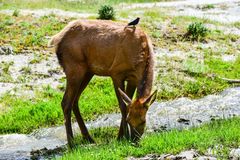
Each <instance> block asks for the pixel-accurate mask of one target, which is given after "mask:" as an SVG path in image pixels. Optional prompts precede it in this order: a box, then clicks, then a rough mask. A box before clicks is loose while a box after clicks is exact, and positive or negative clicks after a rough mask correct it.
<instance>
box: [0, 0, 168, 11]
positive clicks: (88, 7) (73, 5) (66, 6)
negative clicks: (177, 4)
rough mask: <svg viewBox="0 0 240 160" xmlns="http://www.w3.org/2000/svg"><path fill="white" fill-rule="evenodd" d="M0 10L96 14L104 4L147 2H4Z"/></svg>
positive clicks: (37, 0)
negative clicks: (45, 10) (47, 10)
mask: <svg viewBox="0 0 240 160" xmlns="http://www.w3.org/2000/svg"><path fill="white" fill-rule="evenodd" d="M160 1H169V0H148V2H160ZM1 2H2V5H0V9H16V8H17V9H42V8H58V9H62V10H69V11H77V12H86V11H88V12H95V13H97V10H98V8H99V7H100V6H101V5H103V4H108V5H113V6H114V5H115V6H116V5H118V4H120V3H144V2H146V1H145V0H125V1H123V0H81V1H67V0H61V1H59V0H51V1H49V0H34V1H32V0H11V1H8V0H2V1H0V4H1Z"/></svg>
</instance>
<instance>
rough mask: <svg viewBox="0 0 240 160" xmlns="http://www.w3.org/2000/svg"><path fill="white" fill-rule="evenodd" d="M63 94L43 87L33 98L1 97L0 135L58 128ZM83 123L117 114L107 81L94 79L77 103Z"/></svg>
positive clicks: (61, 120)
mask: <svg viewBox="0 0 240 160" xmlns="http://www.w3.org/2000/svg"><path fill="white" fill-rule="evenodd" d="M62 96H63V93H62V92H59V91H56V90H54V89H51V88H50V87H46V88H45V89H44V90H43V91H39V92H38V93H36V96H35V97H34V98H31V99H29V98H27V97H15V96H11V95H5V96H4V97H2V98H1V99H0V104H2V105H3V106H4V107H5V108H7V109H6V112H2V113H0V134H3V133H30V132H31V131H33V130H34V129H37V128H40V127H47V126H54V125H62V124H63V122H64V121H63V113H62V109H61V105H60V104H61V100H62ZM79 105H80V111H81V113H82V116H83V118H84V119H85V120H93V119H95V118H96V117H97V116H99V115H101V114H103V113H109V112H117V111H119V109H118V105H117V100H116V97H115V93H114V89H113V86H112V85H111V80H110V79H106V78H94V79H93V80H92V81H91V82H90V84H89V85H88V87H87V88H86V90H85V91H84V93H83V95H82V96H81V98H80V101H79Z"/></svg>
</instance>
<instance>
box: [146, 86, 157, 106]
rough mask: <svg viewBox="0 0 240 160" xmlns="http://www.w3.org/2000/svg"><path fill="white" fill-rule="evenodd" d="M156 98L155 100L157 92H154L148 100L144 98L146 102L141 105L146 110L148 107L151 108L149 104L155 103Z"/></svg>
mask: <svg viewBox="0 0 240 160" xmlns="http://www.w3.org/2000/svg"><path fill="white" fill-rule="evenodd" d="M156 98H157V90H155V91H154V92H153V93H152V94H151V95H150V96H149V97H148V98H146V100H145V101H144V103H143V104H144V106H146V107H147V108H148V107H149V106H151V104H152V103H153V102H154V101H155V99H156Z"/></svg>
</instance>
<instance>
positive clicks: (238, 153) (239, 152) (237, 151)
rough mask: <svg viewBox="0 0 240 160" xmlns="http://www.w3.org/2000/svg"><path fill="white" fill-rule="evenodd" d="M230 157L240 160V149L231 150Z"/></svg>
mask: <svg viewBox="0 0 240 160" xmlns="http://www.w3.org/2000/svg"><path fill="white" fill-rule="evenodd" d="M229 157H230V158H231V159H233V160H237V159H240V148H238V149H233V150H231V152H230V155H229Z"/></svg>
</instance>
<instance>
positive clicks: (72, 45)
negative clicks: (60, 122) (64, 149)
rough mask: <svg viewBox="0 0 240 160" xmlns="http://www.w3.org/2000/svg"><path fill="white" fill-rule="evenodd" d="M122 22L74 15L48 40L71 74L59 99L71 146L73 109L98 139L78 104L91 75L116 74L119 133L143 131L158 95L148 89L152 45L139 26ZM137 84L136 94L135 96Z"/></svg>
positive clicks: (82, 127) (137, 135) (130, 135)
mask: <svg viewBox="0 0 240 160" xmlns="http://www.w3.org/2000/svg"><path fill="white" fill-rule="evenodd" d="M124 27H125V24H120V23H116V22H112V21H101V20H75V21H73V22H70V23H69V24H68V25H67V26H66V27H65V28H64V29H63V30H62V31H61V32H59V33H58V34H56V35H55V36H53V37H52V39H51V40H50V41H49V46H55V50H56V54H57V57H58V60H59V63H60V65H61V66H62V67H63V69H64V72H65V74H66V79H67V86H66V91H65V94H64V97H63V100H62V104H61V105H62V109H63V112H64V118H65V127H66V133H67V140H68V144H69V145H70V147H71V146H72V139H73V132H72V127H71V111H72V110H73V113H74V115H75V116H76V120H77V122H78V125H79V127H80V130H81V133H82V135H83V137H84V138H85V139H86V140H87V141H89V142H92V143H93V142H94V140H93V139H92V138H91V136H90V135H89V132H88V130H87V128H86V126H85V124H84V121H83V118H82V117H81V114H80V111H79V108H78V100H79V97H80V95H81V93H82V92H83V90H84V89H85V88H86V86H87V84H88V83H89V81H90V80H91V78H92V77H93V75H99V76H110V77H111V78H112V81H113V84H114V89H115V92H116V96H117V99H118V102H119V106H120V110H121V114H122V120H121V125H120V129H119V133H118V139H122V138H123V137H125V138H128V139H131V140H138V139H139V138H140V137H141V135H142V134H143V132H144V128H145V123H146V112H147V110H148V107H149V106H150V105H151V104H152V103H153V101H154V100H155V98H156V92H154V93H153V94H151V95H150V92H151V88H152V81H153V48H152V44H151V41H150V39H149V38H148V37H147V35H146V34H145V33H144V32H143V31H142V30H141V29H139V28H138V27H137V28H134V29H132V28H126V29H124ZM125 82H126V83H125ZM125 84H126V87H125ZM136 88H137V97H136V100H134V101H132V97H133V94H134V92H135V90H136ZM125 93H126V94H125Z"/></svg>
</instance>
